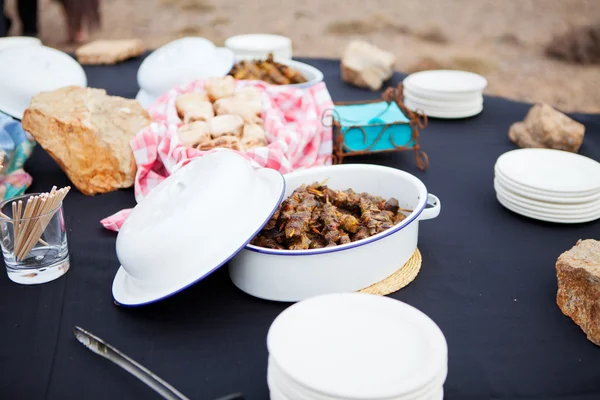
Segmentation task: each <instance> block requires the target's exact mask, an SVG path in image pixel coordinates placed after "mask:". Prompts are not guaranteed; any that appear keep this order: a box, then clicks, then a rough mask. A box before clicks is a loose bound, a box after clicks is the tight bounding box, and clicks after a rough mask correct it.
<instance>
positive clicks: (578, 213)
mask: <svg viewBox="0 0 600 400" xmlns="http://www.w3.org/2000/svg"><path fill="white" fill-rule="evenodd" d="M496 196H498V197H501V198H502V200H505V201H508V202H510V203H512V204H514V205H515V206H517V207H519V208H521V209H523V210H525V211H528V212H534V213H539V214H543V215H548V216H550V217H553V218H554V217H556V218H587V217H592V216H595V215H598V214H600V207H596V208H595V209H594V208H592V209H588V210H554V209H546V208H544V207H537V206H532V205H530V204H525V203H523V202H521V201H520V199H519V198H515V197H510V196H506V195H505V193H504V192H502V191H501V190H498V191H496Z"/></svg>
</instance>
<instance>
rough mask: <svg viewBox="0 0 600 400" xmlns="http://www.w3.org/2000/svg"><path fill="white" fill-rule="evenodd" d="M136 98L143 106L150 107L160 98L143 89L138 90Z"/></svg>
mask: <svg viewBox="0 0 600 400" xmlns="http://www.w3.org/2000/svg"><path fill="white" fill-rule="evenodd" d="M135 99H136V100H137V101H138V102H139V103H140V104H141V105H142V107H144V108H148V107H150V106H151V105H152V103H154V102H155V101H156V100H157V99H158V97H157V98H155V97H154V96H151V95H149V94H148V93H146V91H145V90H143V89H142V90H140V91H139V92H138V94H137V96H135Z"/></svg>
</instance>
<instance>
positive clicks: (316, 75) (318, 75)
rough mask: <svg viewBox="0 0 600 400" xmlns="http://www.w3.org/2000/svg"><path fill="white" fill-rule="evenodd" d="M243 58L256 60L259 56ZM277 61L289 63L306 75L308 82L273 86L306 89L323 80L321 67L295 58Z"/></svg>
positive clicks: (244, 58)
mask: <svg viewBox="0 0 600 400" xmlns="http://www.w3.org/2000/svg"><path fill="white" fill-rule="evenodd" d="M241 59H242V60H256V59H259V58H257V57H241ZM277 62H279V63H281V64H284V65H287V66H288V67H290V68H293V69H295V70H296V71H298V72H299V73H300V74H302V76H304V78H305V79H306V82H305V83H297V84H294V85H273V87H279V88H288V87H294V88H298V89H306V88H309V87H311V86H314V85H316V84H317V83H319V82H322V81H323V73H322V72H321V71H320V70H319V69H317V68H315V67H313V66H312V65H308V64H305V63H303V62H300V61H294V60H278V61H277Z"/></svg>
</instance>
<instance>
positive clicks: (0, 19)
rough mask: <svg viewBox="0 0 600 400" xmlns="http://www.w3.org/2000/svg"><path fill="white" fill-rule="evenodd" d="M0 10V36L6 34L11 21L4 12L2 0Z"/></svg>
mask: <svg viewBox="0 0 600 400" xmlns="http://www.w3.org/2000/svg"><path fill="white" fill-rule="evenodd" d="M0 11H1V13H0V37H3V36H8V31H9V30H10V22H11V21H10V19H9V18H8V17H7V16H6V14H5V13H4V0H0Z"/></svg>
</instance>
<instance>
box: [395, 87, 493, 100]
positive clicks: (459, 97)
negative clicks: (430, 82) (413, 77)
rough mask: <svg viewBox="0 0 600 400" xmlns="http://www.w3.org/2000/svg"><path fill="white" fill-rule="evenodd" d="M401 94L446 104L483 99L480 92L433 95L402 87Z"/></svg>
mask: <svg viewBox="0 0 600 400" xmlns="http://www.w3.org/2000/svg"><path fill="white" fill-rule="evenodd" d="M403 93H404V94H405V95H406V96H415V97H417V98H422V99H428V100H431V101H440V102H447V101H457V102H464V101H467V102H468V101H473V99H478V98H482V97H483V93H482V92H480V91H476V92H467V93H435V92H433V93H432V92H422V91H419V90H418V89H409V88H408V87H406V86H404V88H403Z"/></svg>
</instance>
